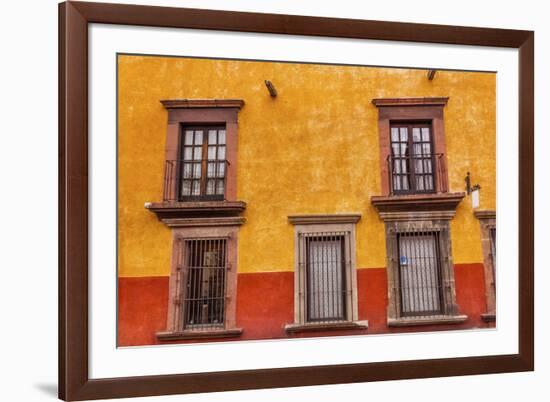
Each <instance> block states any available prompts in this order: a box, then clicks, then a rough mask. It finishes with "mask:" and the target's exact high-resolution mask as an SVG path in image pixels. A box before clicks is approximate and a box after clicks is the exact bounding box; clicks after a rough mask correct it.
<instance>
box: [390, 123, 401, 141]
mask: <svg viewBox="0 0 550 402" xmlns="http://www.w3.org/2000/svg"><path fill="white" fill-rule="evenodd" d="M391 140H392V141H393V142H397V141H399V129H398V128H397V127H392V128H391Z"/></svg>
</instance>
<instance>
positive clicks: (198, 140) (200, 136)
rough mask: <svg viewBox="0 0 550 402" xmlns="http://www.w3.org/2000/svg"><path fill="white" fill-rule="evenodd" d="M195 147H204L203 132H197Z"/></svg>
mask: <svg viewBox="0 0 550 402" xmlns="http://www.w3.org/2000/svg"><path fill="white" fill-rule="evenodd" d="M195 145H202V130H196V131H195Z"/></svg>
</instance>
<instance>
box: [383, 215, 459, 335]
mask: <svg viewBox="0 0 550 402" xmlns="http://www.w3.org/2000/svg"><path fill="white" fill-rule="evenodd" d="M405 215H406V216H405ZM452 216H454V213H453V214H451V213H446V214H441V213H440V212H434V214H433V219H431V220H426V218H427V217H429V215H427V214H426V212H425V211H424V212H423V213H421V214H420V215H418V216H415V214H414V212H408V213H405V214H403V213H397V214H394V215H391V216H388V217H386V219H385V228H386V255H387V267H388V269H387V276H388V309H387V322H388V326H390V327H400V326H415V325H434V324H459V323H462V322H464V321H465V320H466V319H467V318H468V317H467V316H465V315H461V314H459V313H458V306H457V304H456V290H455V280H454V266H453V259H452V250H451V233H450V225H449V222H450V218H452ZM410 228H415V229H421V230H426V231H431V232H438V233H439V247H440V256H441V262H440V264H441V265H440V266H441V274H442V275H441V276H442V278H441V279H442V285H443V288H444V292H443V308H444V311H445V313H444V314H442V315H438V316H428V317H411V318H409V317H401V316H400V313H399V311H400V294H399V282H398V281H399V279H398V278H399V258H398V249H397V235H398V234H399V233H400V232H401V231H404V230H406V229H410Z"/></svg>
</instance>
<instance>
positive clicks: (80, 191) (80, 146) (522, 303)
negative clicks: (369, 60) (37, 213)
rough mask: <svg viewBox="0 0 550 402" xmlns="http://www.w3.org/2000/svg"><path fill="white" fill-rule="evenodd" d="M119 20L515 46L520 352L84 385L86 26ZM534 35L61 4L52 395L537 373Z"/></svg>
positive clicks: (94, 395)
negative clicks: (55, 384)
mask: <svg viewBox="0 0 550 402" xmlns="http://www.w3.org/2000/svg"><path fill="white" fill-rule="evenodd" d="M90 23H104V24H121V25H138V26H155V27H174V28H194V29H208V30H222V31H242V32H260V33H275V34H292V35H309V36H323V37H340V38H357V39H378V40H394V41H409V42H412V41H414V42H425V43H444V44H457V45H477V46H493V47H507V48H515V49H519V82H518V85H519V103H518V108H519V127H518V132H519V149H518V153H519V183H518V185H519V231H520V232H519V236H518V238H519V259H518V270H519V287H518V293H519V349H518V350H519V353H518V354H512V355H497V356H481V357H461V358H448V359H429V360H414V361H397V362H395V361H392V362H379V363H360V364H344V365H326V366H309V367H294V368H277V369H261V370H243V371H229V372H213V373H196V374H173V375H159V376H140V377H125V378H106V379H90V378H89V375H88V308H89V305H88V169H89V166H88V114H87V113H88V24H90ZM533 141H534V32H532V31H519V30H509V29H488V28H470V27H458V26H443V25H427V24H412V23H396V22H382V21H365V20H351V19H336V18H319V17H304V16H289V15H276V14H257V13H244V12H227V11H213V10H197V9H184V8H168V7H153V6H135V5H120V4H104V3H103V4H100V3H81V2H66V3H62V4H60V5H59V397H60V398H61V399H64V400H71V401H74V400H84V399H99V398H120V397H138V396H149V395H165V394H179V393H194V392H213V391H229V390H243V389H254V388H275V387H294V386H304V385H320V384H337V383H353V382H365V381H381V380H395V379H410V378H427V377H444V376H457V375H471V374H484V373H505V372H519V371H532V370H534V314H533V311H534V295H533V292H534V272H533V261H534V259H533V253H534V247H533V244H534V201H533V197H534V173H533V171H534V157H533V152H534V149H533V144H534V142H533Z"/></svg>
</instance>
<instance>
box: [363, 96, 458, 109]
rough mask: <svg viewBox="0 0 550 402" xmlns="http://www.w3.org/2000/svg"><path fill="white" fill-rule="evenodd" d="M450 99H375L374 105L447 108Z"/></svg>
mask: <svg viewBox="0 0 550 402" xmlns="http://www.w3.org/2000/svg"><path fill="white" fill-rule="evenodd" d="M448 100H449V98H448V97H429V98H380V99H373V100H372V103H373V105H375V106H377V107H380V106H445V105H446V104H447V102H448Z"/></svg>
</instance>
